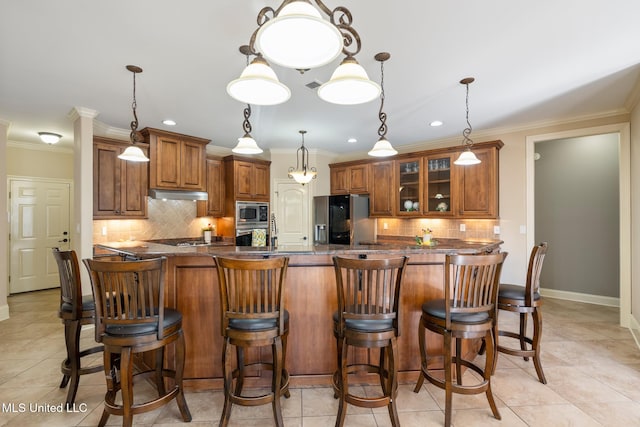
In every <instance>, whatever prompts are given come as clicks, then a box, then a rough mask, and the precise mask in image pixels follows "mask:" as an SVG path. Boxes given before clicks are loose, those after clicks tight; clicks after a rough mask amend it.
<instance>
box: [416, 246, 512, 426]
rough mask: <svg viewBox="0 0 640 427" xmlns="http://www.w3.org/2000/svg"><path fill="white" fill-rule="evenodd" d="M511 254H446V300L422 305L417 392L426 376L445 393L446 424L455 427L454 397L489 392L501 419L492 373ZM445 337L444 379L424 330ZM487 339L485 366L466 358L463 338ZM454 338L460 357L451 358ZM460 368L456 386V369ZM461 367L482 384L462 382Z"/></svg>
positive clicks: (494, 413)
mask: <svg viewBox="0 0 640 427" xmlns="http://www.w3.org/2000/svg"><path fill="white" fill-rule="evenodd" d="M506 256H507V254H506V253H504V252H503V253H499V254H490V255H446V257H445V264H444V277H445V281H444V299H436V300H431V301H427V302H425V303H424V304H423V305H422V316H421V318H420V325H419V331H418V339H419V346H420V356H421V359H422V367H421V370H420V377H419V378H418V383H417V384H416V387H415V389H414V390H413V391H414V392H415V393H418V392H419V391H420V389H421V388H422V384H423V383H424V380H425V378H426V379H427V380H428V381H429V382H430V383H432V384H433V385H435V386H437V387H439V388H442V389H444V390H445V418H444V425H445V426H446V427H449V426H450V425H451V404H452V394H453V393H460V394H478V393H482V392H484V393H486V395H487V400H488V401H489V406H490V407H491V411H492V412H493V416H494V417H495V418H496V419H498V420H499V419H501V417H500V413H499V412H498V408H497V407H496V404H495V401H494V399H493V394H492V392H491V374H492V372H493V366H494V358H495V344H494V335H493V334H494V328H495V317H496V311H497V309H496V303H497V298H498V284H499V282H500V273H501V271H502V264H503V262H504V259H505V258H506ZM426 329H428V330H430V331H432V332H435V333H437V334H440V335H442V336H443V339H444V347H443V351H444V355H443V363H444V380H440V379H438V378H436V377H435V376H433V375H431V374H430V373H429V370H428V360H427V348H426V342H425V341H426V340H425V330H426ZM468 338H471V339H473V338H484V340H485V342H486V343H487V344H486V353H487V354H486V359H485V367H484V369H482V368H481V367H479V366H477V365H475V364H474V363H473V362H472V361H470V360H465V359H464V358H463V354H462V343H461V340H462V339H468ZM452 339H454V340H455V355H452V354H451V344H452V342H451V340H452ZM452 364H455V365H456V382H455V383H454V381H453V375H452V371H451V365H452ZM462 366H465V367H467V368H469V369H471V370H473V371H475V372H477V373H478V374H480V375H481V376H482V378H483V380H482V381H481V382H480V383H477V384H472V385H463V384H462V369H461V368H462Z"/></svg>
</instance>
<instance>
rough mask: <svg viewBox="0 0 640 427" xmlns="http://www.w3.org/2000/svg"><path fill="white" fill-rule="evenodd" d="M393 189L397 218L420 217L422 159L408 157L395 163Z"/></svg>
mask: <svg viewBox="0 0 640 427" xmlns="http://www.w3.org/2000/svg"><path fill="white" fill-rule="evenodd" d="M395 184H396V185H395V188H396V189H397V190H396V191H397V192H398V198H397V199H396V206H395V213H396V215H398V216H422V158H421V157H409V158H404V159H401V160H396V162H395Z"/></svg>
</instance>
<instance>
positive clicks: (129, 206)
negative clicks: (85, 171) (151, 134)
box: [93, 136, 148, 219]
mask: <svg viewBox="0 0 640 427" xmlns="http://www.w3.org/2000/svg"><path fill="white" fill-rule="evenodd" d="M129 145H130V142H128V141H119V140H113V139H108V138H102V137H97V136H96V137H94V139H93V218H94V219H124V218H126V219H133V218H147V182H148V181H147V175H148V172H147V171H148V166H147V163H145V162H127V161H124V160H121V159H119V158H118V155H120V154H122V152H123V151H124V150H125V149H126V148H127V147H128V146H129ZM139 146H140V148H141V149H142V151H143V152H144V153H145V154H147V153H148V146H147V145H146V144H139Z"/></svg>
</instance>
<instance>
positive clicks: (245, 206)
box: [236, 202, 269, 228]
mask: <svg viewBox="0 0 640 427" xmlns="http://www.w3.org/2000/svg"><path fill="white" fill-rule="evenodd" d="M249 224H251V225H252V226H253V228H267V227H268V226H269V203H266V202H236V226H238V225H249Z"/></svg>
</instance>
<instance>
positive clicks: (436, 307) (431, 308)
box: [422, 299, 489, 323]
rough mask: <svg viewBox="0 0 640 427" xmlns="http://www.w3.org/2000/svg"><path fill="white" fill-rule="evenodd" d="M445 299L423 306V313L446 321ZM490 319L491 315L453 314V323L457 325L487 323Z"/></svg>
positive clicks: (482, 313)
mask: <svg viewBox="0 0 640 427" xmlns="http://www.w3.org/2000/svg"><path fill="white" fill-rule="evenodd" d="M444 304H445V302H444V299H434V300H431V301H427V302H425V303H424V304H422V312H423V313H426V314H429V315H431V316H434V317H439V318H441V319H444V318H445V317H446V313H445V305H444ZM488 318H489V313H487V312H481V313H451V321H452V322H457V323H481V322H486V321H487V319H488Z"/></svg>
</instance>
